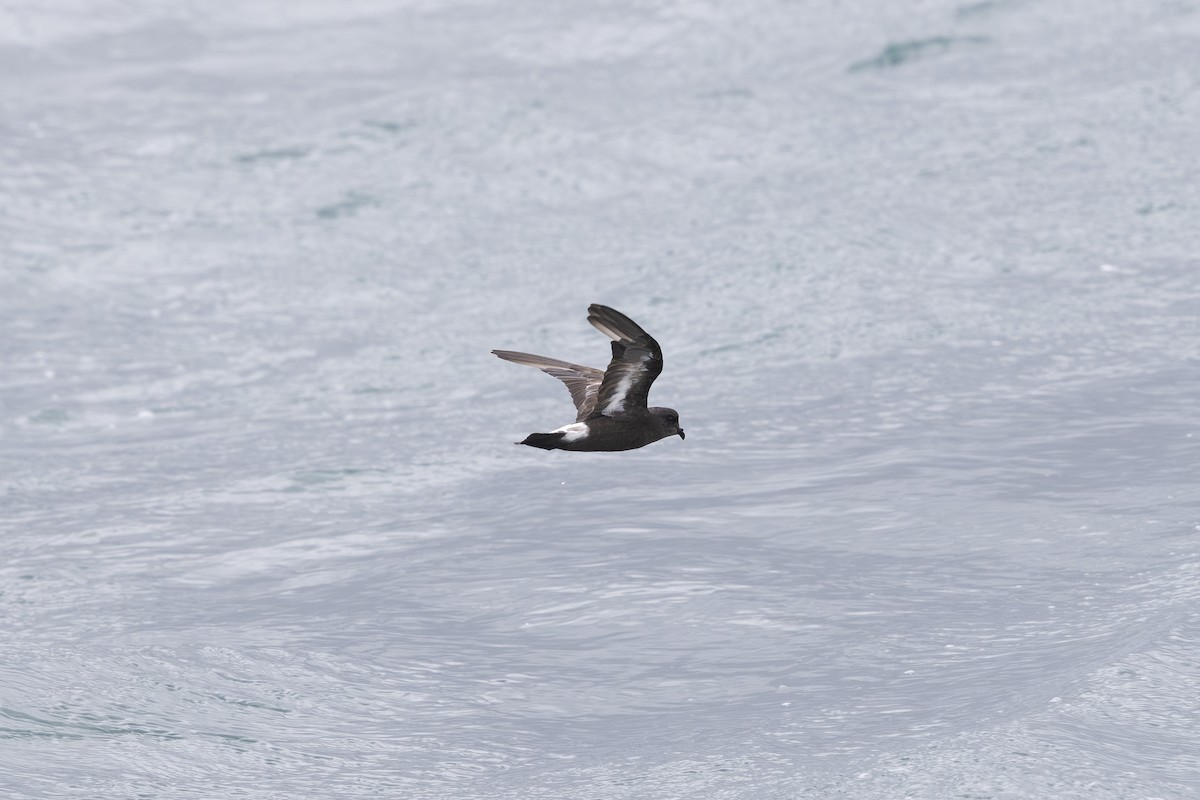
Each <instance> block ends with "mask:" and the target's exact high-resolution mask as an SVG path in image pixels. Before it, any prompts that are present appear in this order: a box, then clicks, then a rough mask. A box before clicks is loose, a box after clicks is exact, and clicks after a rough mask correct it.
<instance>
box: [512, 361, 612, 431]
mask: <svg viewBox="0 0 1200 800" xmlns="http://www.w3.org/2000/svg"><path fill="white" fill-rule="evenodd" d="M492 353H494V354H495V355H497V356H499V357H500V358H503V359H504V360H505V361H511V362H513V363H514V364H525V365H526V366H530V367H537V368H538V369H540V370H541V371H542V372H544V373H546V374H547V375H550V376H553V377H555V378H558V379H559V380H560V381H562V382H563V383H565V384H566V385H567V391H569V392H570V393H571V401H572V402H573V403H575V411H576V414H575V421H576V422H582V421H583V420H585V419H587V418H588V417H590V416H591V415H592V412H593V410H594V409H595V407H596V397H597V395H598V393H599V390H600V383H601V381H603V380H604V373H603V372H602V371H601V370H598V369H594V368H592V367H584V366H580V365H579V364H569V363H567V362H566V361H559V360H558V359H557V358H547V357H546V356H535V355H532V354H530V353H518V352H516V351H514V350H493V351H492Z"/></svg>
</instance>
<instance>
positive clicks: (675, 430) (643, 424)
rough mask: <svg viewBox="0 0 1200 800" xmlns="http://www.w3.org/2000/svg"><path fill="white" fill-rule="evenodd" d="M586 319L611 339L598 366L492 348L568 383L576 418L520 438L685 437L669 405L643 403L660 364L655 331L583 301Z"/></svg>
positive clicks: (606, 444) (550, 446)
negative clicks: (608, 356)
mask: <svg viewBox="0 0 1200 800" xmlns="http://www.w3.org/2000/svg"><path fill="white" fill-rule="evenodd" d="M588 322H590V323H592V326H593V327H595V328H596V330H598V331H600V332H601V333H603V334H604V335H605V336H607V337H609V338H610V339H612V361H610V362H608V369H606V370H598V369H595V368H593V367H583V366H580V365H579V364H568V363H567V362H566V361H559V360H558V359H557V358H547V357H545V356H535V355H530V354H529V353H517V352H514V351H512V350H493V351H492V353H494V354H495V355H497V356H499V357H500V358H502V359H504V360H505V361H512V362H513V363H514V364H526V365H528V366H531V367H537V368H538V369H540V370H541V371H542V372H544V373H546V374H547V375H551V376H553V377H555V378H558V379H559V380H560V381H562V382H563V383H565V384H566V385H567V391H569V392H570V393H571V400H572V401H573V402H574V403H575V411H576V414H575V421H574V422H573V423H571V424H569V425H564V426H562V427H561V428H557V429H555V430H553V431H551V432H550V433H531V434H529V435H528V436H526V437H525V439H524V441H520V442H517V444H527V445H529V446H530V447H540V448H541V449H543V450H583V451H599V450H607V451H613V450H634V449H637V448H639V447H645V446H646V445H648V444H650V443H651V442H657V441H658V440H659V439H664V438H666V437H668V436H675V435H676V434H678V435H679V438H680V439H683V438H685V437H684V435H683V428H681V427H679V413H678V412H676V411H675V409H673V408H657V407H652V408H647V406H646V398H647V396H648V395H649V394H650V384H652V383H654V379H655V378H657V377H658V375H659V373H661V372H662V368H663V357H662V348H661V347H659V346H658V342H656V341H654V337H653V336H651V335H650V334H648V333H646V332H645V331H644V330H642V327H641V326H640V325H638V324H637V323H636V322H634V321H633V320H631V319H630V318H629V317H627V316H625V315H624V314H622V313H621V312H620V311H617V310H616V309H612V308H609V307H608V306H602V305H599V304H596V303H593V304H592V305H590V306H588Z"/></svg>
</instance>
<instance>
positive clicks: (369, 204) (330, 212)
mask: <svg viewBox="0 0 1200 800" xmlns="http://www.w3.org/2000/svg"><path fill="white" fill-rule="evenodd" d="M378 206H379V201H378V200H376V199H375V198H374V197H371V196H370V195H365V194H359V193H358V192H347V193H346V194H345V195H344V199H343V200H342V201H341V202H339V203H331V204H330V205H327V206H322V207H321V208H318V209H317V216H318V217H320V218H321V219H337V218H339V217H348V216H351V215H353V214H357V213H358V211H359V210H360V209H362V208H376V207H378Z"/></svg>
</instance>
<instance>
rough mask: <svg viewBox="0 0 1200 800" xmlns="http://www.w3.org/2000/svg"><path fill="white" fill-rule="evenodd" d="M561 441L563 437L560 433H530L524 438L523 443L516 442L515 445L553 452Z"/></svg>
mask: <svg viewBox="0 0 1200 800" xmlns="http://www.w3.org/2000/svg"><path fill="white" fill-rule="evenodd" d="M562 439H563V435H562V434H561V433H531V434H529V435H528V436H526V437H525V441H523V442H517V444H527V445H529V446H530V447H540V448H541V449H543V450H555V449H557V448H558V443H559V442H561V441H562Z"/></svg>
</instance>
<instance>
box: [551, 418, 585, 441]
mask: <svg viewBox="0 0 1200 800" xmlns="http://www.w3.org/2000/svg"><path fill="white" fill-rule="evenodd" d="M550 432H551V433H561V434H563V441H564V442H576V441H579V440H580V439H583V438H585V437H586V436H587V435H588V426H587V423H586V422H572V423H571V424H570V425H563V426H562V427H561V428H556V429H555V430H552V431H550Z"/></svg>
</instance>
